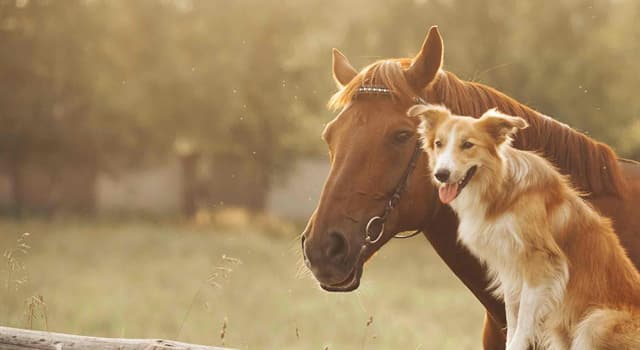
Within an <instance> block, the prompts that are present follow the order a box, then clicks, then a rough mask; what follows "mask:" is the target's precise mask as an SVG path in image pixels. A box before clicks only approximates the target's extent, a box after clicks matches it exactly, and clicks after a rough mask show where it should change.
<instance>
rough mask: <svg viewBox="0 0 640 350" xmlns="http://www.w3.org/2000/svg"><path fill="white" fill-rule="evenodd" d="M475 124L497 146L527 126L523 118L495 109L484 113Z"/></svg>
mask: <svg viewBox="0 0 640 350" xmlns="http://www.w3.org/2000/svg"><path fill="white" fill-rule="evenodd" d="M477 123H478V125H479V126H480V127H481V128H482V129H483V130H484V131H486V132H487V133H488V134H489V135H490V136H491V137H492V138H493V139H494V140H495V142H496V144H497V145H500V144H502V143H503V142H505V141H506V140H507V139H511V137H512V136H513V135H515V134H516V132H518V130H521V129H525V128H527V127H528V126H529V124H527V122H526V120H524V119H523V118H520V117H513V116H510V115H507V114H504V113H501V112H499V111H498V110H496V109H495V108H492V109H490V110H488V111H486V112H485V113H484V114H483V115H482V117H480V119H478V121H477Z"/></svg>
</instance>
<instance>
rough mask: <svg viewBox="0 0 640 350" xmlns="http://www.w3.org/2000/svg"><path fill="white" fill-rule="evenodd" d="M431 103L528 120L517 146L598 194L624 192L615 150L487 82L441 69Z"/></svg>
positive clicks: (468, 112) (474, 114)
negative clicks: (474, 80)
mask: <svg viewBox="0 0 640 350" xmlns="http://www.w3.org/2000/svg"><path fill="white" fill-rule="evenodd" d="M426 97H427V101H429V102H431V103H442V104H444V105H445V106H447V107H448V108H449V109H450V110H451V111H452V112H453V113H454V114H458V115H468V116H472V117H475V118H478V117H480V116H481V115H482V114H483V113H484V112H486V111H487V110H488V109H490V108H497V109H498V110H499V111H501V112H503V113H506V114H510V115H514V116H519V117H522V118H524V119H525V120H526V121H527V122H528V123H529V128H527V129H525V130H523V131H521V132H519V133H518V134H517V135H516V138H515V140H514V146H515V147H516V148H519V149H523V150H532V151H536V152H540V153H541V154H542V155H543V156H544V157H545V158H547V159H549V160H551V161H552V162H553V163H555V164H556V166H558V168H559V170H560V171H561V172H562V173H564V174H566V175H570V176H571V180H572V182H573V184H574V185H575V186H576V187H577V188H578V189H579V190H582V191H586V192H589V193H591V194H594V195H599V194H609V195H618V196H622V195H623V194H624V193H625V190H626V184H625V181H624V177H623V176H622V171H621V169H620V166H619V164H618V161H617V156H616V155H615V153H614V152H613V150H611V148H610V147H609V146H607V145H605V144H603V143H600V142H597V141H595V140H593V139H591V138H589V137H588V136H586V135H584V134H582V133H580V132H578V131H576V130H574V129H572V128H570V127H569V126H567V125H566V124H563V123H561V122H559V121H557V120H555V119H552V118H550V117H548V116H545V115H543V114H541V113H538V112H536V111H535V110H533V109H532V108H529V107H527V106H525V105H524V104H521V103H519V102H518V101H516V100H514V99H512V98H511V97H509V96H507V95H505V94H503V93H501V92H500V91H498V90H496V89H493V88H491V87H489V86H486V85H482V84H479V83H474V82H467V81H463V80H461V79H459V78H458V77H457V76H455V74H453V73H451V72H441V74H439V77H438V78H437V80H436V81H435V82H434V83H433V84H431V85H430V86H429V88H428V89H427V91H426Z"/></svg>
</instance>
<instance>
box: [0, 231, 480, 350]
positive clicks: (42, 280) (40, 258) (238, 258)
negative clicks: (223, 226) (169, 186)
mask: <svg viewBox="0 0 640 350" xmlns="http://www.w3.org/2000/svg"><path fill="white" fill-rule="evenodd" d="M250 231H252V232H250ZM256 231H257V230H215V229H212V228H205V227H197V226H193V225H188V224H176V223H154V222H145V221H134V222H131V221H125V222H123V223H115V222H111V223H108V222H99V223H95V222H89V221H77V220H76V221H71V222H70V221H66V222H57V221H55V222H48V223H47V222H42V221H27V222H23V223H16V222H12V221H0V252H5V251H8V250H10V249H12V248H14V247H15V246H16V241H17V239H18V238H19V237H20V235H21V234H22V233H23V232H29V233H30V235H29V236H28V237H26V239H27V241H28V244H29V245H30V246H31V248H30V249H29V250H28V252H27V254H26V255H23V254H22V253H19V252H15V254H14V256H15V257H16V260H15V261H13V263H14V266H13V268H11V267H10V266H9V265H8V262H9V261H8V260H7V258H6V257H4V258H3V259H4V261H3V264H4V267H2V268H1V269H0V271H1V272H0V273H1V274H0V277H1V278H2V280H1V281H2V284H3V285H2V291H1V292H0V324H1V325H6V326H14V327H30V324H32V326H33V328H38V329H44V328H48V329H49V330H51V331H59V332H69V333H78V334H85V335H98V336H112V337H131V338H134V337H135V338H139V337H153V338H173V339H178V340H183V341H187V342H193V343H201V344H208V345H222V344H224V345H225V346H228V347H232V348H238V349H326V348H327V347H328V349H478V348H479V345H480V329H481V324H482V310H481V308H480V306H479V304H478V303H477V302H476V301H475V300H474V299H473V297H472V296H471V294H470V293H469V292H467V291H466V290H465V289H464V287H463V286H462V285H461V284H460V282H458V281H457V280H456V279H455V278H454V277H453V276H452V274H451V273H450V272H449V271H448V270H447V268H446V267H445V266H444V265H443V263H442V262H441V261H440V260H439V259H438V257H437V256H436V255H435V253H434V252H433V251H432V249H431V247H430V246H429V245H428V244H427V243H426V240H425V239H424V238H423V237H416V238H414V239H411V240H406V241H392V242H391V243H390V244H388V245H387V246H386V247H385V248H384V249H382V251H381V252H380V253H379V254H377V255H376V256H375V257H374V258H373V259H372V261H371V262H370V263H369V264H368V265H367V267H366V271H365V273H364V277H363V281H362V285H361V287H360V288H359V289H358V290H357V291H356V292H353V293H347V294H331V293H327V292H324V291H322V290H320V289H319V288H318V287H317V284H316V283H315V281H314V280H313V278H312V277H311V276H309V275H308V274H304V273H303V274H302V276H301V274H300V272H299V271H300V268H299V266H300V264H299V259H300V258H299V254H300V253H299V243H298V242H297V241H296V240H295V239H294V238H277V237H273V236H268V235H264V234H259V233H258V232H256ZM21 265H23V266H24V268H25V269H24V270H21V269H20V267H21ZM12 270H13V271H12ZM11 271H12V272H11ZM25 277H27V278H28V280H27V281H26V282H24V283H18V282H19V281H21V280H23V279H24V278H25ZM34 296H42V299H43V301H44V304H41V303H40V302H39V301H38V299H37V298H34ZM44 315H46V322H45V320H44V317H43V316H44ZM369 320H372V322H368V321H369ZM45 323H46V324H45ZM368 323H370V324H369V325H367V324H368ZM223 324H226V326H225V328H226V329H225V330H224V339H221V331H222V329H223Z"/></svg>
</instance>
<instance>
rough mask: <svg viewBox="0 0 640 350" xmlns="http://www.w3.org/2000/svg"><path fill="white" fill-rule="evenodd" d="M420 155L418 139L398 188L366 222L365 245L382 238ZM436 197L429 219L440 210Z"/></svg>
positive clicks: (366, 89) (367, 90)
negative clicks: (382, 208) (378, 213)
mask: <svg viewBox="0 0 640 350" xmlns="http://www.w3.org/2000/svg"><path fill="white" fill-rule="evenodd" d="M357 93H358V94H365V95H366V94H381V95H392V93H391V90H389V88H387V87H386V86H361V87H359V88H358V91H357ZM414 100H415V102H416V103H419V104H427V102H426V101H425V100H424V99H423V98H422V97H420V96H415V97H414ZM421 153H422V141H421V140H420V139H418V141H417V142H416V147H415V149H414V150H413V154H412V155H411V160H410V161H409V165H408V166H407V169H405V171H404V173H403V174H402V177H401V178H400V182H399V183H398V186H396V189H395V190H394V191H393V194H392V195H391V198H390V199H389V201H388V202H387V204H386V205H385V207H384V211H383V212H382V215H377V216H374V217H372V218H371V219H369V222H367V226H366V227H365V231H364V238H365V243H366V244H375V243H377V242H378V241H379V240H380V239H381V238H382V236H383V234H384V224H385V223H386V221H387V218H388V217H389V214H391V211H392V210H393V209H394V208H395V207H396V205H398V202H399V201H400V196H401V195H402V192H404V190H405V187H407V182H408V181H409V176H411V173H412V172H413V170H414V169H415V168H416V165H417V164H418V159H419V158H420V154H421ZM436 196H437V192H434V198H432V199H433V201H432V210H431V215H429V218H430V219H433V218H434V217H435V216H436V214H437V213H438V209H439V208H440V205H439V204H438V198H436ZM374 225H377V226H379V227H380V228H379V231H378V233H377V234H376V235H375V238H373V237H374V235H372V232H371V230H372V229H373V226H374ZM421 232H422V230H421V229H418V230H416V231H414V232H411V233H409V234H405V235H400V234H396V235H394V236H393V237H394V238H399V239H405V238H411V237H414V236H416V235H418V234H420V233H421ZM366 244H365V245H364V246H363V249H364V248H365V247H366Z"/></svg>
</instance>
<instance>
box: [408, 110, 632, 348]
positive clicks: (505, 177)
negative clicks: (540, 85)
mask: <svg viewBox="0 0 640 350" xmlns="http://www.w3.org/2000/svg"><path fill="white" fill-rule="evenodd" d="M408 114H409V116H413V117H417V116H419V117H420V118H421V119H422V122H421V126H420V134H421V135H422V138H423V143H424V148H425V151H426V152H427V153H428V154H429V162H430V168H431V171H432V173H433V174H434V175H436V174H438V172H441V173H442V172H443V171H444V170H446V173H447V174H450V175H449V177H448V178H447V179H445V180H443V177H442V176H440V179H439V180H438V179H436V178H435V177H434V182H435V183H436V186H439V187H440V194H441V199H442V198H445V199H446V200H447V201H448V202H449V204H450V205H451V207H452V208H453V209H454V211H455V212H456V213H457V215H458V218H459V220H460V225H459V228H458V239H459V240H460V242H462V243H463V244H464V245H465V246H466V247H467V248H468V249H469V250H470V251H471V253H472V254H474V255H476V256H477V257H478V258H479V259H480V260H481V261H483V262H484V263H485V264H486V265H487V267H488V270H489V271H490V272H491V274H492V275H493V277H494V279H495V283H494V286H495V289H494V291H495V293H496V294H497V295H498V296H499V297H501V298H503V299H504V302H505V307H506V314H507V349H508V350H516V349H518V350H526V349H528V348H529V346H535V347H537V348H551V349H572V350H578V349H580V350H584V349H640V275H639V274H638V272H637V271H636V269H635V268H634V267H633V265H632V263H631V261H630V260H629V258H628V257H627V255H626V254H625V252H624V250H623V248H622V246H621V245H620V242H619V241H618V238H617V236H616V235H615V233H614V232H613V229H612V226H611V223H610V221H609V220H608V219H606V218H604V217H602V216H600V215H599V214H598V213H597V212H596V211H595V210H594V209H593V208H592V207H591V206H590V205H589V204H588V203H587V202H585V201H584V200H582V198H580V194H579V193H578V192H577V191H576V190H574V189H573V188H572V187H571V185H570V184H569V182H568V181H567V179H566V178H565V177H564V176H562V175H561V174H560V173H559V172H558V171H557V170H556V169H555V168H554V167H553V165H552V164H551V163H549V162H548V161H547V160H545V159H544V158H542V157H541V156H539V155H537V154H534V153H531V152H526V151H521V150H518V149H515V148H513V147H511V144H510V143H511V139H512V137H513V135H514V134H515V133H516V132H517V131H518V130H519V129H524V128H526V126H527V123H526V122H525V120H524V119H522V118H519V117H511V116H507V115H504V114H502V113H500V112H498V111H496V110H489V111H487V112H486V113H485V114H484V115H483V116H482V117H481V118H479V119H473V118H470V117H463V116H455V115H452V114H451V112H450V111H449V110H448V109H446V108H445V107H441V106H433V105H427V106H425V105H416V106H414V107H412V108H411V109H410V110H409V112H408ZM474 167H475V169H476V170H475V172H473V171H470V169H472V168H474ZM465 184H466V185H465ZM447 188H448V190H447ZM452 191H453V192H452ZM452 193H455V196H453V195H452ZM452 198H453V199H452Z"/></svg>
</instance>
